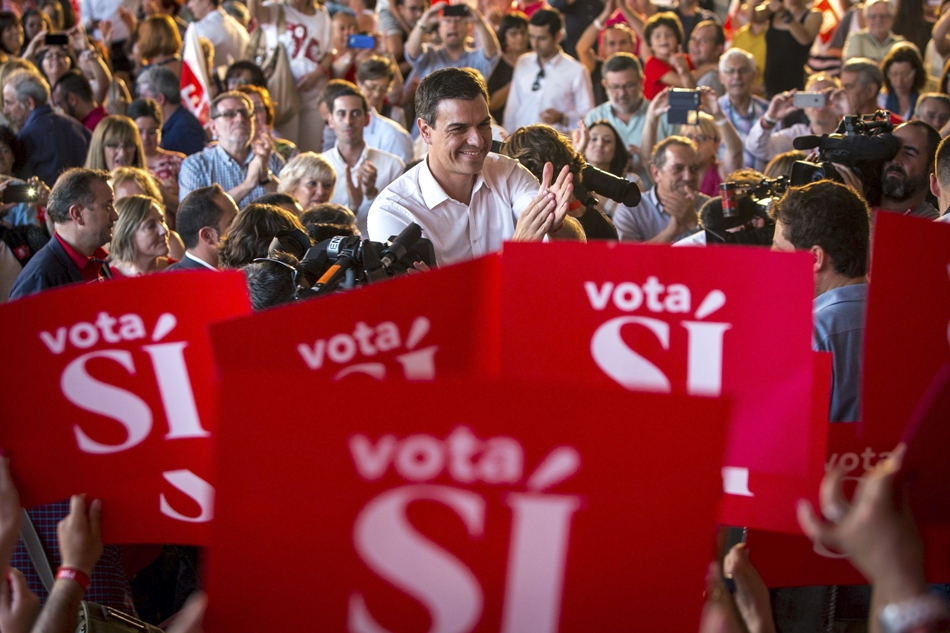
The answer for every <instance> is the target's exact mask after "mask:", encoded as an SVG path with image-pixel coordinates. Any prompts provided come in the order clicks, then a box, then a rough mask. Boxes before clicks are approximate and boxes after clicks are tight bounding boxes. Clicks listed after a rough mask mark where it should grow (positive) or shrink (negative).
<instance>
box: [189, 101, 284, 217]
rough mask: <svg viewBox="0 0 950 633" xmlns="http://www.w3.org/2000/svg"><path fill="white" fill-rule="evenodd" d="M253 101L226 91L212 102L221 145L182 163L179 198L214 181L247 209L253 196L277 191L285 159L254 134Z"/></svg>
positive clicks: (214, 126) (216, 133) (214, 146)
mask: <svg viewBox="0 0 950 633" xmlns="http://www.w3.org/2000/svg"><path fill="white" fill-rule="evenodd" d="M253 114H254V104H253V103H251V100H250V99H249V98H248V96H247V95H246V94H244V93H242V92H225V93H222V94H220V95H218V96H217V97H215V99H214V101H212V102H211V120H212V129H213V131H214V135H215V138H217V139H218V144H217V145H213V146H211V147H208V148H206V149H204V150H202V151H201V152H199V153H197V154H192V155H191V156H189V157H188V158H186V159H185V160H184V161H183V162H182V164H181V171H180V172H179V175H178V195H179V200H184V199H185V196H187V195H188V194H189V193H191V192H192V191H194V190H195V189H197V188H199V187H209V186H211V185H212V184H214V183H217V184H219V185H221V187H222V188H223V189H224V190H225V191H226V192H227V193H228V195H229V196H231V197H232V198H233V199H234V200H235V201H236V202H237V204H238V207H240V208H242V209H243V208H244V207H246V206H247V205H248V204H250V203H251V201H252V200H254V198H257V197H258V196H262V195H264V194H265V193H273V192H275V191H277V178H276V176H274V174H276V173H279V172H280V170H281V168H282V167H283V166H284V160H283V159H282V158H281V157H280V155H279V154H277V152H273V151H271V146H270V144H268V143H267V142H266V141H264V140H263V139H261V138H257V139H255V137H254V117H253Z"/></svg>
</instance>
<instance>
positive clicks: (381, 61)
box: [356, 55, 396, 82]
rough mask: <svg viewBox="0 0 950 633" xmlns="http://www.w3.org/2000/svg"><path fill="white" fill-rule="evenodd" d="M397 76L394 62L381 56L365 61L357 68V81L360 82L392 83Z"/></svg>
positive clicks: (374, 56)
mask: <svg viewBox="0 0 950 633" xmlns="http://www.w3.org/2000/svg"><path fill="white" fill-rule="evenodd" d="M395 76H396V71H395V70H394V69H393V65H392V62H390V61H389V60H388V59H386V58H385V57H380V56H379V55H373V56H372V57H369V58H367V59H364V60H363V61H362V62H360V65H359V66H357V67H356V81H360V82H362V81H376V80H378V79H385V80H387V81H392V80H393V78H394V77H395Z"/></svg>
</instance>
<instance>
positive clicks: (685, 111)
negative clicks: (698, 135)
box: [666, 88, 702, 125]
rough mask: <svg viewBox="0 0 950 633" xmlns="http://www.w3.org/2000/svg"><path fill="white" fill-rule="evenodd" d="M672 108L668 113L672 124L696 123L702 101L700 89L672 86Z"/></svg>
mask: <svg viewBox="0 0 950 633" xmlns="http://www.w3.org/2000/svg"><path fill="white" fill-rule="evenodd" d="M669 99H670V109H669V110H668V111H667V113H666V117H667V118H666V120H667V121H668V122H669V123H672V124H679V125H694V124H695V123H696V119H697V114H696V113H697V112H699V104H700V103H701V101H702V93H700V91H699V90H690V89H686V88H670V92H669Z"/></svg>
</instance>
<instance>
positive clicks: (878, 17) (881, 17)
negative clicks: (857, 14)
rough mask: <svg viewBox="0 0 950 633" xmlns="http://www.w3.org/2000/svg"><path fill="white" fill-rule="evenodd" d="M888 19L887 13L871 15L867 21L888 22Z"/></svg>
mask: <svg viewBox="0 0 950 633" xmlns="http://www.w3.org/2000/svg"><path fill="white" fill-rule="evenodd" d="M890 17H891V16H890V15H889V14H887V13H872V14H871V15H869V16H868V19H869V20H888V19H890Z"/></svg>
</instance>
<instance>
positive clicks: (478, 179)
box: [369, 68, 583, 264]
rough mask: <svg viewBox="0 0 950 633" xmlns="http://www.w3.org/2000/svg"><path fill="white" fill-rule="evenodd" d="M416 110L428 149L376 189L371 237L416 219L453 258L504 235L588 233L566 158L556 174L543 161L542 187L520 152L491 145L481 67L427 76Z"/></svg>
mask: <svg viewBox="0 0 950 633" xmlns="http://www.w3.org/2000/svg"><path fill="white" fill-rule="evenodd" d="M416 114H417V115H418V116H419V131H420V135H421V137H422V140H423V141H424V142H425V143H426V145H427V146H428V149H429V153H428V155H427V156H426V158H425V160H423V161H422V162H420V163H419V164H418V165H416V166H415V167H413V168H412V169H410V170H409V171H407V172H406V173H405V174H403V175H402V176H401V177H400V178H398V179H396V181H395V182H393V183H392V184H391V185H389V186H388V187H386V189H385V190H383V192H382V193H380V194H379V196H377V198H376V201H375V202H374V203H373V206H372V208H370V210H369V237H370V239H372V240H377V241H380V240H382V241H385V240H387V239H389V236H391V235H398V234H399V233H400V232H401V231H402V230H403V229H404V228H406V226H408V225H409V224H410V223H412V222H415V223H418V224H419V225H420V226H421V227H422V235H423V237H426V238H428V239H430V240H432V245H433V247H434V248H435V255H436V259H437V260H438V262H439V263H440V264H452V263H455V262H460V261H465V260H468V259H472V258H473V257H479V256H481V255H485V254H487V253H492V252H494V251H497V250H499V249H500V248H501V245H502V243H503V242H504V241H505V240H520V241H540V240H541V239H543V238H544V237H545V235H550V236H551V237H561V238H563V237H577V236H582V235H583V230H582V229H581V228H580V225H579V224H578V223H577V221H576V220H574V219H573V218H571V217H568V215H567V211H568V206H569V204H570V200H571V196H572V194H573V191H574V189H573V186H572V185H571V172H570V169H569V167H568V166H565V167H564V169H562V170H561V173H560V174H559V175H557V178H556V180H554V179H553V178H552V174H551V171H552V168H551V167H549V166H545V169H544V173H543V174H542V175H543V176H545V177H544V178H543V179H542V182H541V185H540V188H539V186H538V180H537V179H536V178H535V177H534V176H532V175H531V172H530V171H528V170H527V169H526V168H525V167H523V166H522V165H521V164H519V163H518V161H517V160H514V159H511V158H507V157H505V156H501V155H499V154H494V153H489V150H490V149H491V117H490V116H489V114H488V88H486V87H485V82H484V80H483V79H482V78H481V77H479V76H478V75H477V74H476V73H474V72H473V71H471V70H468V69H459V68H444V69H442V70H438V71H436V72H434V73H432V74H431V75H429V76H428V77H426V78H425V79H424V80H423V81H422V83H421V84H420V85H419V91H418V93H417V94H416ZM549 165H550V163H549ZM552 180H553V183H552Z"/></svg>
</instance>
